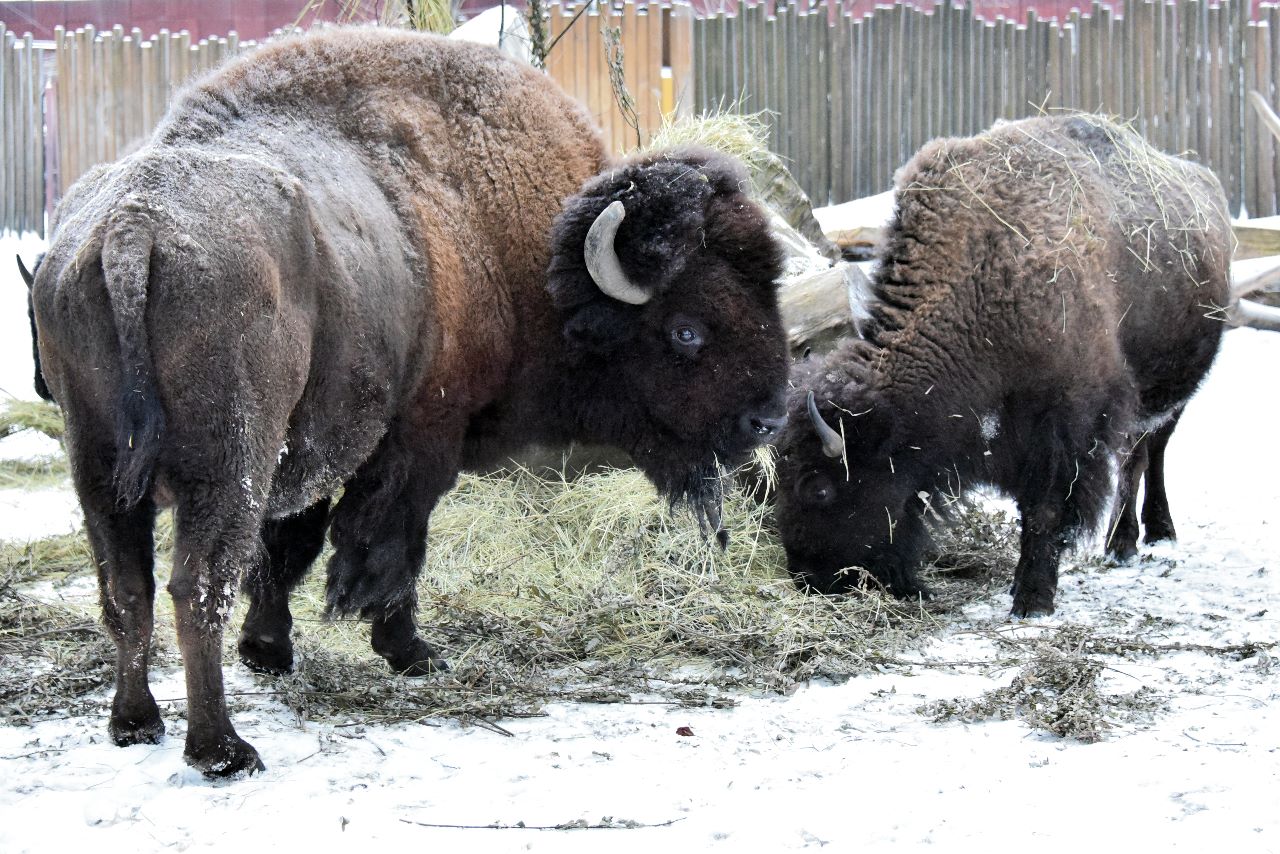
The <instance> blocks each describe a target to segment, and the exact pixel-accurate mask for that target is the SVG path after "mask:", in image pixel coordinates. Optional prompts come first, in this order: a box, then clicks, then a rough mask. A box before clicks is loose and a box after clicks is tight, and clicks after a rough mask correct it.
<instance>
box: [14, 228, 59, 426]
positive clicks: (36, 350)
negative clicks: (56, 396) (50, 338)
mask: <svg viewBox="0 0 1280 854" xmlns="http://www.w3.org/2000/svg"><path fill="white" fill-rule="evenodd" d="M16 257H17V259H18V272H19V273H20V274H21V275H22V281H24V282H26V283H27V319H28V320H30V321H31V358H32V359H33V360H34V361H35V366H36V376H35V386H36V394H38V395H40V397H41V398H42V399H44V400H47V401H50V402H53V394H52V393H51V392H50V391H49V386H48V385H47V384H46V383H45V381H44V373H43V372H42V371H41V370H40V338H39V335H38V333H37V332H36V312H35V308H34V306H33V305H32V303H31V286H32V285H33V284H35V281H36V273H38V272H40V262H42V261H44V253H43V252H41V253H40V254H39V255H37V256H36V263H35V264H33V265H32V269H30V270H28V269H27V265H26V264H23V263H22V256H21V255H18V256H16Z"/></svg>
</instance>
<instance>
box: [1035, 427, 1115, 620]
mask: <svg viewBox="0 0 1280 854" xmlns="http://www.w3.org/2000/svg"><path fill="white" fill-rule="evenodd" d="M1102 421H1103V419H1101V418H1099V419H1095V422H1094V423H1100V422H1102ZM1058 423H1059V424H1060V425H1067V424H1071V423H1072V422H1071V421H1070V420H1067V419H1063V420H1061V421H1059V422H1058ZM1076 423H1078V422H1076ZM1068 430H1069V428H1067V427H1066V426H1060V427H1058V429H1057V430H1056V431H1054V433H1052V434H1050V435H1052V436H1053V438H1052V439H1050V440H1049V442H1051V443H1052V444H1049V443H1044V444H1041V445H1040V447H1039V456H1040V458H1039V459H1036V460H1033V461H1031V462H1030V464H1029V465H1028V466H1027V468H1026V470H1025V471H1024V475H1023V476H1024V480H1023V482H1022V484H1021V486H1020V488H1019V490H1018V494H1017V496H1016V497H1017V500H1018V510H1019V511H1020V513H1021V515H1022V535H1021V547H1022V550H1021V554H1020V555H1019V557H1018V566H1017V569H1016V570H1015V571H1014V584H1013V611H1012V615H1013V616H1014V617H1016V618H1019V619H1021V618H1024V617H1037V616H1047V615H1049V614H1052V613H1053V610H1054V598H1055V596H1056V594H1057V591H1058V564H1059V562H1060V561H1061V558H1062V552H1063V550H1064V549H1065V548H1066V547H1067V546H1068V545H1070V544H1071V543H1072V542H1073V541H1074V540H1075V539H1076V538H1077V537H1078V536H1079V535H1080V534H1081V533H1083V532H1085V531H1091V530H1093V528H1094V526H1095V525H1096V524H1097V522H1098V521H1099V517H1100V516H1101V514H1102V512H1103V510H1104V509H1105V507H1106V504H1107V502H1108V500H1109V499H1110V497H1111V471H1110V464H1109V452H1108V451H1107V450H1106V447H1105V446H1104V445H1102V444H1101V443H1098V442H1095V441H1094V438H1093V436H1094V432H1096V431H1094V432H1090V433H1087V434H1085V435H1074V434H1072V433H1070V432H1068ZM1082 432H1083V431H1082Z"/></svg>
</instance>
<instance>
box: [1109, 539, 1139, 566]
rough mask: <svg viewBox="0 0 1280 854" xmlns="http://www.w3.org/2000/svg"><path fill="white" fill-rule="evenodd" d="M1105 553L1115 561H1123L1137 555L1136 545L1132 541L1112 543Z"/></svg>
mask: <svg viewBox="0 0 1280 854" xmlns="http://www.w3.org/2000/svg"><path fill="white" fill-rule="evenodd" d="M1107 554H1108V555H1109V556H1110V557H1111V559H1112V560H1114V561H1116V562H1117V563H1125V562H1126V561H1130V560H1133V558H1135V557H1137V556H1138V546H1137V544H1136V543H1133V542H1124V543H1114V542H1113V543H1112V544H1111V546H1110V547H1109V548H1108V549H1107Z"/></svg>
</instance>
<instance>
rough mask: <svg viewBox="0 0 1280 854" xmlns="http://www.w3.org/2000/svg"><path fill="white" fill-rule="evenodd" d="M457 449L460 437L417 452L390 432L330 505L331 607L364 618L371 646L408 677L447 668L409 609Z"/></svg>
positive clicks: (455, 463)
mask: <svg viewBox="0 0 1280 854" xmlns="http://www.w3.org/2000/svg"><path fill="white" fill-rule="evenodd" d="M457 447H460V440H459V442H458V443H457V444H444V445H441V446H436V447H434V448H430V449H427V450H426V451H422V450H418V451H416V452H415V451H413V450H410V449H409V448H408V447H407V446H406V445H405V444H404V443H402V442H401V441H400V440H399V439H398V438H397V437H396V436H395V434H394V433H389V434H388V437H387V438H386V439H384V441H383V443H382V445H381V446H380V447H379V449H378V451H377V452H376V453H375V454H374V456H373V457H372V458H370V459H369V460H368V461H367V462H366V463H365V464H364V466H362V467H361V469H360V471H359V472H358V473H357V474H356V476H355V477H354V478H353V479H352V480H351V482H349V483H348V484H347V485H346V489H345V491H344V493H343V496H342V500H341V501H339V502H338V506H337V508H336V509H335V510H334V517H333V525H332V527H331V530H330V538H331V540H332V542H333V546H334V555H333V558H332V559H331V560H330V561H329V573H328V589H327V593H326V599H327V608H328V611H329V612H330V613H336V614H357V613H358V614H359V615H360V616H361V617H362V618H364V619H367V620H369V621H370V623H371V624H372V643H373V649H374V651H375V652H376V653H378V655H380V656H382V657H383V658H385V659H386V660H387V663H388V664H389V665H390V666H391V669H392V670H395V671H396V672H397V673H404V674H405V675H408V676H422V675H426V674H428V673H432V672H434V671H439V670H447V669H448V665H447V664H446V663H445V662H444V661H443V660H442V659H440V658H439V657H438V656H437V655H436V653H435V651H434V650H433V649H432V648H431V647H430V646H429V645H428V644H427V643H426V642H425V641H423V640H422V638H420V637H418V631H417V626H416V624H415V622H414V614H415V611H416V609H417V603H418V594H417V580H418V573H419V572H420V570H421V569H422V564H423V561H424V559H425V558H426V549H427V521H428V519H429V518H430V516H431V511H432V509H434V507H435V505H436V502H437V501H438V500H439V498H440V496H441V495H443V494H444V493H445V492H446V491H447V490H448V489H449V488H450V487H452V486H453V483H454V481H455V480H456V478H457V471H458V463H459V457H460V455H459V453H458V452H457V450H456V448H457ZM441 448H443V450H441Z"/></svg>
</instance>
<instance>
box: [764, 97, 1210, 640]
mask: <svg viewBox="0 0 1280 854" xmlns="http://www.w3.org/2000/svg"><path fill="white" fill-rule="evenodd" d="M897 187H898V189H897V211H896V214H895V217H894V219H893V222H892V224H891V226H890V228H889V230H888V233H887V235H886V238H885V242H884V245H883V246H882V247H881V250H880V253H879V260H880V263H879V269H878V271H877V272H876V274H875V277H874V283H873V284H874V294H875V298H874V302H873V305H872V306H871V311H872V315H873V316H872V319H871V321H870V323H869V325H868V327H867V328H866V329H865V333H864V334H865V338H864V339H863V340H853V341H848V342H846V343H844V344H843V345H842V346H841V347H840V348H838V349H837V350H836V351H835V352H833V353H831V354H829V355H828V356H827V357H826V359H825V360H824V361H822V362H821V363H819V364H816V365H813V366H811V367H809V366H801V367H800V368H799V369H798V370H799V371H800V373H798V375H797V377H796V383H795V385H796V387H795V389H794V391H793V393H792V394H791V398H790V403H789V411H790V414H791V419H792V420H791V422H790V424H789V425H788V426H787V428H786V430H785V431H784V433H783V435H782V437H781V440H780V443H779V444H780V448H779V450H780V462H779V470H778V483H779V486H778V493H779V494H778V496H777V519H778V523H779V525H780V527H781V530H782V535H783V539H784V543H785V546H786V550H787V555H788V561H789V564H790V569H791V571H792V573H793V574H794V575H795V576H796V577H797V581H799V582H803V583H805V584H807V585H809V586H811V587H813V588H816V589H817V590H820V591H840V590H844V589H847V588H848V587H849V586H851V585H852V584H853V583H854V582H855V579H856V578H857V577H858V574H857V573H856V572H850V571H849V570H850V568H853V567H861V568H864V569H865V570H867V571H869V572H870V573H871V574H873V575H874V576H875V577H876V578H877V579H879V580H880V581H881V582H882V583H883V584H884V585H886V586H887V587H888V589H889V590H891V591H893V592H894V593H897V594H899V595H913V594H918V593H921V592H923V590H922V587H921V584H920V582H919V581H918V579H917V574H916V569H917V567H918V564H919V562H920V560H921V555H922V553H923V551H924V548H925V546H926V545H927V542H928V530H929V525H930V522H931V520H940V519H943V518H944V517H945V516H946V515H947V510H948V507H949V506H951V505H952V504H953V503H954V497H955V496H958V495H960V494H961V493H963V492H964V491H965V490H967V489H969V488H970V487H973V486H978V485H982V484H986V485H990V486H994V487H996V488H997V489H999V490H1000V491H1002V492H1004V493H1006V494H1008V495H1009V496H1011V497H1012V498H1013V499H1014V500H1015V501H1016V502H1017V507H1018V510H1019V513H1020V514H1021V519H1022V535H1021V557H1020V559H1019V562H1018V566H1017V571H1016V575H1015V577H1014V585H1013V614H1014V615H1015V616H1018V617H1023V616H1027V615H1033V614H1047V613H1051V612H1052V611H1053V600H1054V593H1055V591H1056V589H1057V576H1058V562H1059V557H1060V554H1061V552H1062V550H1063V548H1064V547H1065V546H1067V545H1068V544H1070V543H1071V542H1073V540H1074V539H1076V538H1077V537H1078V536H1079V535H1080V534H1081V533H1083V532H1088V531H1092V530H1094V529H1095V528H1096V526H1097V523H1098V522H1099V521H1100V518H1099V517H1100V514H1102V513H1103V512H1104V510H1105V508H1106V507H1107V506H1108V504H1109V503H1110V499H1111V497H1112V495H1113V488H1112V477H1113V474H1112V472H1113V461H1114V460H1115V459H1116V455H1117V454H1119V459H1120V460H1121V461H1122V472H1121V475H1120V478H1119V483H1120V497H1119V501H1118V504H1117V507H1118V517H1117V519H1116V520H1115V524H1114V526H1113V529H1112V531H1111V534H1110V539H1109V543H1108V547H1109V550H1110V551H1111V552H1112V553H1114V554H1115V555H1117V556H1119V557H1125V556H1129V555H1132V554H1134V552H1135V542H1136V539H1137V536H1138V524H1137V517H1136V515H1135V512H1134V507H1133V499H1134V495H1135V492H1136V489H1137V487H1138V482H1139V480H1140V479H1141V478H1142V476H1143V474H1144V472H1145V473H1146V478H1147V480H1146V487H1147V488H1146V502H1145V505H1144V507H1143V514H1142V515H1143V522H1144V524H1145V527H1146V537H1147V540H1148V541H1152V540H1158V539H1164V538H1172V537H1173V535H1174V529H1173V523H1172V521H1171V520H1170V516H1169V508H1168V502H1167V500H1166V498H1165V493H1164V482H1163V461H1164V451H1165V445H1166V444H1167V443H1168V441H1169V435H1170V433H1172V432H1173V429H1174V427H1175V426H1176V425H1177V423H1178V416H1179V414H1180V413H1181V412H1182V408H1183V407H1184V406H1185V405H1186V402H1187V400H1188V398H1190V397H1191V395H1192V394H1193V393H1194V392H1195V390H1196V387H1197V386H1198V384H1199V383H1200V381H1201V378H1202V377H1204V375H1205V372H1206V371H1207V370H1208V369H1209V366H1210V363H1212V361H1213V358H1214V355H1215V354H1216V352H1217V349H1218V342H1219V339H1220V337H1221V334H1222V332H1223V328H1224V324H1223V323H1222V322H1221V321H1220V320H1215V319H1211V317H1210V315H1211V314H1212V313H1213V312H1214V309H1215V308H1221V307H1223V306H1225V305H1226V303H1227V300H1228V270H1229V262H1230V257H1231V251H1232V245H1231V240H1232V237H1231V231H1230V228H1229V223H1228V219H1227V215H1226V203H1225V200H1224V199H1223V195H1222V190H1221V187H1220V186H1219V184H1218V182H1217V180H1216V179H1215V178H1214V176H1213V175H1212V174H1211V173H1210V172H1209V171H1208V170H1206V169H1204V168H1201V167H1199V166H1196V165H1194V164H1191V163H1188V162H1186V161H1183V160H1180V159H1177V158H1174V157H1168V156H1165V155H1162V154H1160V153H1158V152H1156V151H1154V150H1153V149H1151V148H1150V147H1148V146H1147V145H1146V144H1145V143H1144V142H1143V141H1142V140H1141V139H1139V138H1137V137H1136V136H1135V135H1133V134H1132V133H1131V132H1129V131H1127V130H1124V129H1121V128H1119V127H1117V126H1115V125H1113V124H1110V123H1109V122H1106V121H1105V120H1102V119H1100V118H1094V117H1088V116H1075V117H1055V118H1035V119H1028V120H1025V121H1019V122H1014V123H1009V124H1000V125H997V126H996V127H994V128H993V129H992V130H990V131H988V132H986V133H984V134H981V135H979V136H976V137H973V138H970V139H941V140H935V141H933V142H931V143H930V144H928V145H927V146H925V147H924V148H923V149H922V150H921V151H920V152H919V153H918V154H917V155H916V156H915V157H914V158H913V159H912V160H911V161H910V162H909V163H908V164H907V165H906V166H905V167H904V168H903V169H902V170H901V172H900V173H899V175H898V177H897Z"/></svg>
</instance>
